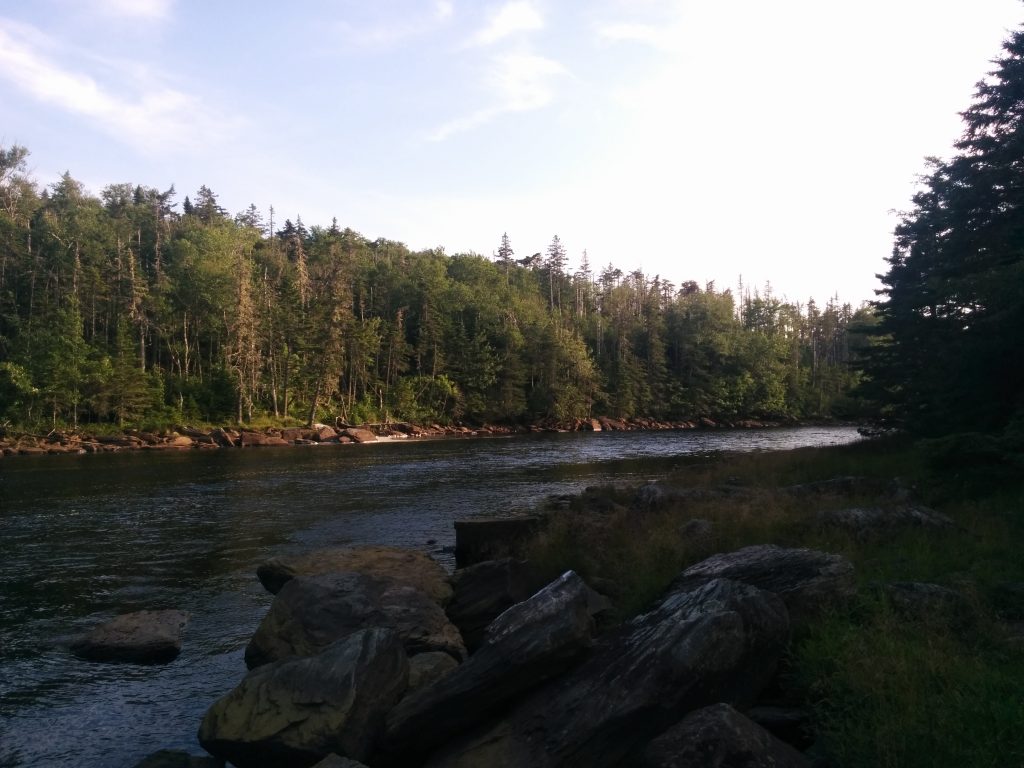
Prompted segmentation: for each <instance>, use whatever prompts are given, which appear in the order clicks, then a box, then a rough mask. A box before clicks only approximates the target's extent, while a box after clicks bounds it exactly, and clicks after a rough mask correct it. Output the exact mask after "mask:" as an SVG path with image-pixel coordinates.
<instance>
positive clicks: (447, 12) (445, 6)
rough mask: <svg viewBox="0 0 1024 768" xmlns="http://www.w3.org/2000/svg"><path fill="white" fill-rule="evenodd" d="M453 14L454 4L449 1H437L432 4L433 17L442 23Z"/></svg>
mask: <svg viewBox="0 0 1024 768" xmlns="http://www.w3.org/2000/svg"><path fill="white" fill-rule="evenodd" d="M454 13H455V3H453V2H452V1H451V0H437V2H436V3H434V15H435V16H437V18H438V19H441V20H442V21H443V20H444V19H450V18H451V17H452V14H454Z"/></svg>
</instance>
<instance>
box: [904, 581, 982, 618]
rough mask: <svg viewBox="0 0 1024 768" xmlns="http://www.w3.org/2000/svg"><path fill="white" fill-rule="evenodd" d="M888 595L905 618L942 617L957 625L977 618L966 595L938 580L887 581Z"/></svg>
mask: <svg viewBox="0 0 1024 768" xmlns="http://www.w3.org/2000/svg"><path fill="white" fill-rule="evenodd" d="M884 590H885V594H886V597H888V598H889V603H890V604H891V605H892V607H893V609H894V610H895V611H896V612H897V613H899V614H900V615H901V616H903V617H904V618H909V619H916V620H918V621H932V620H935V619H939V620H941V621H943V622H944V623H945V622H952V623H953V624H956V625H961V626H962V625H965V624H968V623H970V622H971V621H972V620H973V618H974V611H973V608H972V606H971V604H970V602H969V601H968V600H967V598H966V597H964V596H963V595H961V594H960V593H959V592H956V591H955V590H952V589H950V588H949V587H943V586H940V585H938V584H926V583H922V582H916V581H897V582H893V583H891V584H886V585H885V587H884Z"/></svg>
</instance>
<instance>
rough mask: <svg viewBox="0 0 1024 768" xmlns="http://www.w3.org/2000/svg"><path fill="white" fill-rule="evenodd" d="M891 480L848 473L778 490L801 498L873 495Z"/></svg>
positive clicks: (887, 486) (883, 489)
mask: <svg viewBox="0 0 1024 768" xmlns="http://www.w3.org/2000/svg"><path fill="white" fill-rule="evenodd" d="M891 482H892V481H889V480H879V479H877V478H872V477H859V476H857V475H848V476H845V477H832V478H829V479H828V480H816V481H814V482H811V483H801V484H799V485H790V486H787V487H785V488H782V489H780V490H782V491H784V492H786V493H789V494H791V495H793V496H798V497H801V498H807V497H815V496H858V495H871V496H875V495H877V494H879V493H885V492H887V491H889V490H890V487H891Z"/></svg>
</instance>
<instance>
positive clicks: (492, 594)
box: [445, 557, 544, 651]
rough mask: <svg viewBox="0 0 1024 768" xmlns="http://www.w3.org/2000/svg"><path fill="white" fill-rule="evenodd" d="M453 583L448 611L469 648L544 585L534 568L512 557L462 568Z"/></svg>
mask: <svg viewBox="0 0 1024 768" xmlns="http://www.w3.org/2000/svg"><path fill="white" fill-rule="evenodd" d="M450 583H451V587H452V590H453V596H452V600H451V602H450V603H448V605H447V607H446V608H445V612H446V613H447V614H448V618H449V619H451V621H452V623H453V624H454V625H455V626H457V627H458V628H459V632H461V633H462V639H463V640H464V641H465V643H466V648H468V649H469V650H470V651H474V650H476V648H477V647H478V646H479V645H480V643H481V642H482V641H483V637H484V629H486V627H487V625H488V624H490V623H491V622H492V621H494V619H496V618H497V617H498V616H499V615H500V614H501V613H502V612H504V611H505V610H507V609H508V608H511V607H512V606H513V605H515V604H516V603H521V602H522V601H523V600H526V599H527V598H528V597H530V595H532V594H533V593H534V592H536V591H537V590H538V589H540V588H541V587H543V586H544V580H543V579H541V578H540V577H539V576H538V574H537V570H536V569H535V568H532V567H531V566H530V564H529V563H528V562H527V561H525V560H516V559H514V558H511V557H506V558H503V559H501V560H485V561H484V562H482V563H476V564H475V565H471V566H469V567H467V568H461V569H459V570H457V571H456V572H455V573H454V574H452V576H451V579H450Z"/></svg>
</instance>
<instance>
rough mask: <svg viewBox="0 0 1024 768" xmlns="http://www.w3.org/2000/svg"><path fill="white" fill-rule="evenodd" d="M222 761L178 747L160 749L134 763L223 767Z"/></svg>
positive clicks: (156, 767)
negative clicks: (192, 753) (193, 753)
mask: <svg viewBox="0 0 1024 768" xmlns="http://www.w3.org/2000/svg"><path fill="white" fill-rule="evenodd" d="M223 766H224V762H223V761H222V760H218V759H217V758H215V757H210V756H208V755H203V756H197V755H190V754H189V753H188V752H182V751H181V750H178V749H161V750H160V751H159V752H154V753H153V754H152V755H150V756H149V757H144V758H143V759H142V761H141V762H138V763H136V764H135V768H223Z"/></svg>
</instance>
